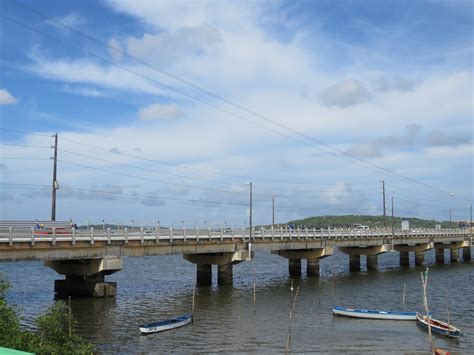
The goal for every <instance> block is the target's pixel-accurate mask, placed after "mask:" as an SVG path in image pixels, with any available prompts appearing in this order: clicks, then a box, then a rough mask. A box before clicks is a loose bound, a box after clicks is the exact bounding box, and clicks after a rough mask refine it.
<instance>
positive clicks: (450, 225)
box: [449, 208, 453, 228]
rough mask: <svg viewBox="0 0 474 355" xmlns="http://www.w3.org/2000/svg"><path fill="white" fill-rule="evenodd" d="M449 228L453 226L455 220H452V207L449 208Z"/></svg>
mask: <svg viewBox="0 0 474 355" xmlns="http://www.w3.org/2000/svg"><path fill="white" fill-rule="evenodd" d="M449 228H453V222H452V220H451V208H450V209H449Z"/></svg>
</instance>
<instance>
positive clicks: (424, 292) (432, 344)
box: [420, 268, 435, 354]
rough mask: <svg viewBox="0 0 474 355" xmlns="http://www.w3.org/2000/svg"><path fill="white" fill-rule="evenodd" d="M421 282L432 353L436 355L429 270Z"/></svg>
mask: <svg viewBox="0 0 474 355" xmlns="http://www.w3.org/2000/svg"><path fill="white" fill-rule="evenodd" d="M420 274H421V282H422V284H423V304H424V306H425V312H426V317H428V335H429V337H430V345H431V353H432V354H434V353H435V352H434V341H433V336H432V335H431V315H430V310H429V308H428V297H427V284H428V268H426V276H425V277H423V273H422V272H421V273H420Z"/></svg>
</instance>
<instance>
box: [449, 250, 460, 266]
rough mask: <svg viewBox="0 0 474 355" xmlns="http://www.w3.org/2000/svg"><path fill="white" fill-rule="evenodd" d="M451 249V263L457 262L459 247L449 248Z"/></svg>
mask: <svg viewBox="0 0 474 355" xmlns="http://www.w3.org/2000/svg"><path fill="white" fill-rule="evenodd" d="M450 251H451V253H450V254H451V257H450V260H451V262H452V263H457V262H458V261H459V249H458V248H452V249H450Z"/></svg>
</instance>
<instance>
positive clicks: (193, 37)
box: [127, 25, 221, 64]
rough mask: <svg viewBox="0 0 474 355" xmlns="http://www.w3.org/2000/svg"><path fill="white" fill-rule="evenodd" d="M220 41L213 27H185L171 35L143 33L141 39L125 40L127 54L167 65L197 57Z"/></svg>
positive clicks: (219, 34) (217, 31)
mask: <svg viewBox="0 0 474 355" xmlns="http://www.w3.org/2000/svg"><path fill="white" fill-rule="evenodd" d="M220 41H221V33H220V32H219V30H218V29H217V28H215V27H212V26H208V25H203V26H199V27H185V28H180V29H179V30H177V31H175V32H173V33H167V32H161V33H158V34H156V35H153V34H149V33H145V34H144V35H143V37H142V38H134V37H131V38H129V39H128V40H127V52H128V53H130V54H131V55H133V56H135V57H138V58H148V59H150V58H152V59H153V60H154V62H157V61H158V62H159V63H167V64H169V63H170V62H173V61H176V60H180V59H184V58H186V59H189V58H187V56H199V55H201V54H203V53H204V52H205V51H206V50H207V49H209V48H210V47H211V46H213V45H215V44H216V43H218V42H220Z"/></svg>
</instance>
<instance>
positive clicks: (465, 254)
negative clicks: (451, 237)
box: [462, 247, 471, 261]
mask: <svg viewBox="0 0 474 355" xmlns="http://www.w3.org/2000/svg"><path fill="white" fill-rule="evenodd" d="M462 252H463V255H462V257H463V259H464V261H470V260H471V247H464V248H462Z"/></svg>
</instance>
